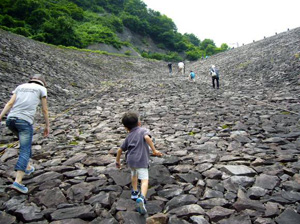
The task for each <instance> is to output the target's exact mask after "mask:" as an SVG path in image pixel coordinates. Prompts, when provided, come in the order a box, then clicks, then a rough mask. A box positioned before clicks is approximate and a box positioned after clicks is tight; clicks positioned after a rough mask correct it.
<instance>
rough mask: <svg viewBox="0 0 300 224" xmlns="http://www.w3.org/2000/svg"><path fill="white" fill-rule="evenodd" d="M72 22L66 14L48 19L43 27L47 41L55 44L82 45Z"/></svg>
mask: <svg viewBox="0 0 300 224" xmlns="http://www.w3.org/2000/svg"><path fill="white" fill-rule="evenodd" d="M72 24H73V20H72V19H71V18H69V17H65V16H61V17H58V18H57V19H54V18H51V19H49V20H47V21H46V22H45V23H44V24H43V25H42V27H41V29H42V30H43V32H44V33H45V41H46V42H47V43H51V44H55V45H64V46H75V47H80V43H79V42H78V37H77V36H76V35H75V32H74V30H73V27H72Z"/></svg>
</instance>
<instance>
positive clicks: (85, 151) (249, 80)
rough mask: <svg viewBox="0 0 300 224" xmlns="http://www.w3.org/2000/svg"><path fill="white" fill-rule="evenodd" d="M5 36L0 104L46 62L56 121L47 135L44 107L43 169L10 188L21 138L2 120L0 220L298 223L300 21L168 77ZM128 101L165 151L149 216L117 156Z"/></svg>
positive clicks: (129, 63)
mask: <svg viewBox="0 0 300 224" xmlns="http://www.w3.org/2000/svg"><path fill="white" fill-rule="evenodd" d="M0 36H1V38H0V45H1V48H0V85H1V92H0V93H1V97H0V102H1V105H2V107H3V106H4V104H5V102H6V101H7V100H8V99H9V97H10V92H11V91H12V90H13V89H14V88H15V87H16V85H18V84H20V83H22V82H25V81H27V80H28V78H29V76H30V74H32V73H37V72H38V73H42V74H44V75H45V76H46V78H47V81H48V91H49V109H50V115H51V128H52V132H51V135H50V136H49V138H46V139H44V138H42V136H41V133H42V129H41V124H42V123H41V121H42V120H41V117H40V115H37V119H36V121H37V122H36V124H35V130H36V131H35V133H36V134H35V135H34V141H33V158H32V162H33V164H34V166H35V167H36V172H34V174H32V175H31V176H28V177H26V178H25V180H24V183H25V184H26V185H27V186H28V188H29V190H30V192H29V194H28V195H20V194H18V193H16V192H14V191H12V190H11V189H9V186H10V184H11V183H12V181H13V180H14V175H15V174H14V171H13V166H14V164H15V162H16V159H17V153H18V146H17V144H14V145H13V144H8V143H13V142H14V138H13V136H12V135H11V134H10V132H9V131H8V130H7V128H5V126H4V121H3V122H2V124H1V130H0V131H1V140H0V144H2V147H4V145H7V146H8V148H7V149H6V150H5V153H4V154H3V155H2V157H1V166H0V185H1V188H0V195H1V197H0V207H1V211H2V212H0V223H55V224H58V223H76V224H77V223H146V222H147V223H170V224H174V223H202V224H204V223H219V224H234V223H239V224H244V223H245V224H248V223H249V224H250V223H255V224H266V223H270V224H271V223H274V224H275V223H277V224H286V223H289V224H296V223H299V220H300V205H299V202H300V161H299V152H300V130H299V128H300V120H299V115H300V114H299V111H300V94H299V93H300V85H299V71H300V61H299V54H300V41H299V40H300V29H295V30H291V31H289V32H286V33H282V34H279V35H276V36H274V37H271V38H268V39H265V40H262V41H260V42H256V43H253V44H250V45H246V46H243V47H240V48H237V49H234V50H230V51H227V52H224V53H222V54H219V55H215V56H213V57H211V58H209V59H207V60H202V61H198V62H194V63H189V62H187V63H186V64H187V71H189V70H194V71H195V72H196V75H197V80H196V82H195V83H194V82H190V81H189V80H188V79H187V75H186V77H182V76H181V75H179V74H175V73H176V72H175V73H174V74H173V76H169V75H168V69H167V66H166V63H163V62H157V61H148V60H144V59H140V58H129V57H116V56H108V55H98V54H94V53H90V52H78V51H74V50H66V49H60V48H57V47H53V46H49V45H44V44H41V43H38V42H35V41H32V40H28V39H25V38H23V37H20V36H17V35H12V34H9V33H7V32H4V31H0ZM211 64H215V65H217V67H219V68H220V71H221V78H220V84H221V88H220V89H219V90H214V89H212V88H211V83H210V82H211V81H210V77H209V76H208V70H209V67H210V65H211ZM175 70H176V69H175ZM128 110H133V111H138V112H139V113H140V115H141V120H142V124H143V126H145V127H147V128H149V129H150V130H151V132H152V133H153V136H154V137H155V139H156V147H157V149H159V150H160V151H162V152H163V153H164V156H163V157H162V158H158V157H152V158H151V166H150V189H149V192H148V202H147V209H148V216H146V217H144V216H140V215H139V214H138V213H137V212H135V203H134V201H131V200H130V199H129V198H130V173H129V170H128V169H127V168H125V167H124V169H122V170H117V169H116V168H115V165H114V161H115V155H116V150H117V148H118V146H119V145H120V144H121V142H122V141H123V139H124V138H125V136H126V132H125V129H124V128H123V127H122V125H121V123H120V119H121V117H122V115H123V113H124V112H126V111H128Z"/></svg>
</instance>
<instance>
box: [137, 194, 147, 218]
mask: <svg viewBox="0 0 300 224" xmlns="http://www.w3.org/2000/svg"><path fill="white" fill-rule="evenodd" d="M145 203H146V200H145V198H144V197H143V196H141V197H139V198H138V199H136V205H137V211H138V212H139V213H140V214H141V215H145V214H146V213H147V209H146V207H145Z"/></svg>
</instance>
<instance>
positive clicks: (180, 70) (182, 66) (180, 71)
mask: <svg viewBox="0 0 300 224" xmlns="http://www.w3.org/2000/svg"><path fill="white" fill-rule="evenodd" d="M184 67H185V66H184V63H183V62H182V61H181V62H179V63H178V72H177V73H181V74H182V75H184V69H185V68H184Z"/></svg>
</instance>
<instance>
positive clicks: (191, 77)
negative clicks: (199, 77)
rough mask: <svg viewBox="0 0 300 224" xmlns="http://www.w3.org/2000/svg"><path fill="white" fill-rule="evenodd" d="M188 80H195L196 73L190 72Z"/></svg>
mask: <svg viewBox="0 0 300 224" xmlns="http://www.w3.org/2000/svg"><path fill="white" fill-rule="evenodd" d="M190 80H191V81H193V82H195V80H196V75H195V73H194V72H193V71H191V72H190Z"/></svg>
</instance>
